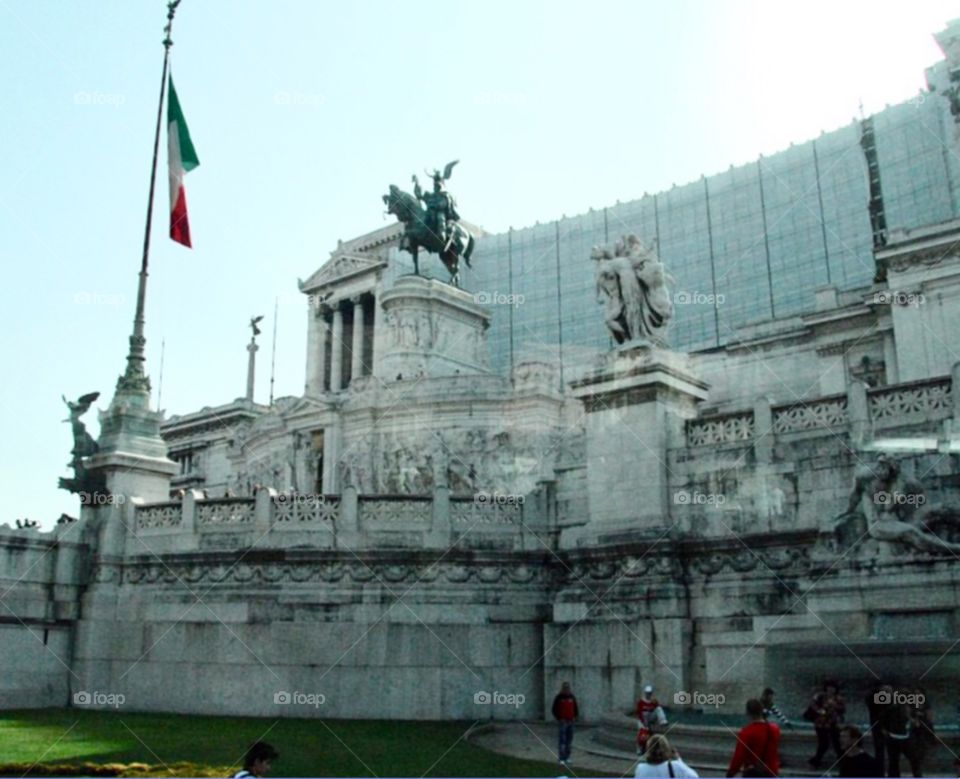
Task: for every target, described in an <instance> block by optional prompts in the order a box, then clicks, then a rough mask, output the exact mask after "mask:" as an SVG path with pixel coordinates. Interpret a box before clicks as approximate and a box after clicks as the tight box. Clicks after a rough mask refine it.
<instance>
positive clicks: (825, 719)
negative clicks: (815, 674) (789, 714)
mask: <svg viewBox="0 0 960 779" xmlns="http://www.w3.org/2000/svg"><path fill="white" fill-rule="evenodd" d="M846 710H847V704H846V701H844V699H843V696H842V695H840V685H839V683H838V682H836V681H834V680H832V679H831V680H828V681H826V682H824V685H823V690H822V691H821V692H818V693H817V694H816V695H814V696H813V700H811V701H810V705H809V706H807V710H806V712H805V713H804V715H803V716H804V719H807V720H809V721H810V722H812V723H813V728H814V730H816V732H817V753H816V754H815V755H814V756H813V757H811V758H810V761H809V762H810V765H811V766H813V767H814V768H818V769H819V768H820V767H821V766H822V765H823V756H824V755H825V754H826V753H827V750H828V749H829V748H830V747H831V746H832V747H833V751H834V752H835V753H836V755H837V759H839V758H840V756H841V755H842V754H843V750H841V749H840V725H841V724H842V723H843V716H844V713H845V712H846Z"/></svg>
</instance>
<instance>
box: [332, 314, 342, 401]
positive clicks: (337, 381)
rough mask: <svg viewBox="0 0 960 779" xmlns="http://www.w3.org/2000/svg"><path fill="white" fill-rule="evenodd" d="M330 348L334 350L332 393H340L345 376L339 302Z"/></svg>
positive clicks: (334, 318)
mask: <svg viewBox="0 0 960 779" xmlns="http://www.w3.org/2000/svg"><path fill="white" fill-rule="evenodd" d="M330 348H331V349H332V350H333V352H332V354H331V355H330V391H331V392H339V391H340V389H342V387H341V376H342V375H343V370H342V363H341V361H342V360H343V313H342V312H341V311H340V304H339V302H337V303H334V305H333V337H332V338H331V339H330Z"/></svg>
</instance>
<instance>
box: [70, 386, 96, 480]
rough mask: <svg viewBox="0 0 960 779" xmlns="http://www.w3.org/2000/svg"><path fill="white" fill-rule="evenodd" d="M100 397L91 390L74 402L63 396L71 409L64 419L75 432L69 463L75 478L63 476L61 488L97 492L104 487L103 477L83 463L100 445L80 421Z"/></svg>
mask: <svg viewBox="0 0 960 779" xmlns="http://www.w3.org/2000/svg"><path fill="white" fill-rule="evenodd" d="M61 397H63V396H61ZM99 397H100V393H99V392H89V393H87V394H86V395H81V396H80V397H79V398H78V399H77V400H76V401H74V402H71V401H69V400H67V399H66V397H63V402H64V403H66V404H67V408H68V409H69V410H70V416H69V417H68V418H67V419H64V420H63V421H64V422H69V423H70V428H71V430H72V432H73V449H71V450H70V454H71V455H73V457H72V459H71V460H70V463H69V467H71V468H73V478H72V479H64V478H61V479H60V484H59V486H60V489H63V490H68V491H70V492H97V491H99V490H102V489H103V485H102V484H101V479H99V478H98V477H94V476H93V475H92V474H90V473H89V472H88V471H87V468H86V466H85V465H84V464H83V458H84V457H89V456H90V455H92V454H96V453H97V452H98V451H99V447H98V446H97V442H96V441H95V440H94V439H93V436H92V435H90V434H89V433H88V432H87V426H86V425H85V424H84V423H83V422H81V421H80V417H82V416H83V415H84V414H86V413H87V411H89V410H90V406H91V405H92V404H93V403H94V401H96V399H97V398H99Z"/></svg>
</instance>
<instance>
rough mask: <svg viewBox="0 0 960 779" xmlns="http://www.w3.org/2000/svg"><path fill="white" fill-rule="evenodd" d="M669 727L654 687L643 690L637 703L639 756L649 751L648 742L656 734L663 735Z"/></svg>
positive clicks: (646, 687)
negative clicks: (655, 696)
mask: <svg viewBox="0 0 960 779" xmlns="http://www.w3.org/2000/svg"><path fill="white" fill-rule="evenodd" d="M666 725H667V715H666V714H665V713H664V711H663V707H662V706H661V705H660V702H659V701H658V700H657V699H656V698H654V697H653V685H650V684H648V685H646V686H645V687H644V688H643V695H641V697H640V700H638V701H637V754H638V755H642V754H643V753H644V752H645V751H646V749H647V741H648V740H649V739H650V736H652V735H654V734H655V733H662V732H663V731H664V729H665V728H666Z"/></svg>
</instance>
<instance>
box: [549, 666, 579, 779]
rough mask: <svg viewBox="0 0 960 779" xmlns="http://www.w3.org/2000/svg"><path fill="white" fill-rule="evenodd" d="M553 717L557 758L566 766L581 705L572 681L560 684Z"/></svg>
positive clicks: (554, 701) (554, 703)
mask: <svg viewBox="0 0 960 779" xmlns="http://www.w3.org/2000/svg"><path fill="white" fill-rule="evenodd" d="M552 713H553V718H554V719H555V720H556V721H557V758H558V759H559V761H560V765H562V766H563V767H564V768H566V767H568V766H569V764H570V751H571V749H572V748H573V723H574V722H576V721H577V720H578V719H579V718H580V707H579V706H578V705H577V699H576V697H575V696H574V694H573V692H572V691H571V689H570V682H564V683H563V684H562V685H560V692H558V693H557V697H555V698H554V699H553V708H552Z"/></svg>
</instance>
